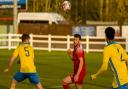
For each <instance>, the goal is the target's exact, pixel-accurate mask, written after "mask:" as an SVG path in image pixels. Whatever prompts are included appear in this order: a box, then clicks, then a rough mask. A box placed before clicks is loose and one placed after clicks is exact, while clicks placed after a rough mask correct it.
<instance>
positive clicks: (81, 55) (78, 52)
mask: <svg viewBox="0 0 128 89" xmlns="http://www.w3.org/2000/svg"><path fill="white" fill-rule="evenodd" d="M77 57H78V58H79V59H80V58H81V57H82V58H83V57H84V51H83V49H82V48H78V49H77Z"/></svg>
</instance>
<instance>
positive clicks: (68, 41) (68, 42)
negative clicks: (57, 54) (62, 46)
mask: <svg viewBox="0 0 128 89" xmlns="http://www.w3.org/2000/svg"><path fill="white" fill-rule="evenodd" d="M69 48H70V35H67V49H69Z"/></svg>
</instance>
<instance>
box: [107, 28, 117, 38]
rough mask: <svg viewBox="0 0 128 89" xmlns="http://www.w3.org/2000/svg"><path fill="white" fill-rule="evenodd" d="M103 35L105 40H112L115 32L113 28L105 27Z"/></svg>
mask: <svg viewBox="0 0 128 89" xmlns="http://www.w3.org/2000/svg"><path fill="white" fill-rule="evenodd" d="M105 34H106V37H107V39H109V40H113V39H114V37H115V30H114V28H112V27H107V28H106V29H105Z"/></svg>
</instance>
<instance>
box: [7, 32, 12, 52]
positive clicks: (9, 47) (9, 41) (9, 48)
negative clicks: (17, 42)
mask: <svg viewBox="0 0 128 89" xmlns="http://www.w3.org/2000/svg"><path fill="white" fill-rule="evenodd" d="M11 36H12V35H11V33H9V34H8V50H11Z"/></svg>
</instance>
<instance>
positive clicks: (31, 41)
mask: <svg viewBox="0 0 128 89" xmlns="http://www.w3.org/2000/svg"><path fill="white" fill-rule="evenodd" d="M30 45H31V46H33V34H30Z"/></svg>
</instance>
